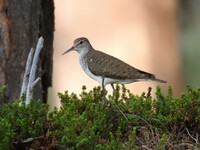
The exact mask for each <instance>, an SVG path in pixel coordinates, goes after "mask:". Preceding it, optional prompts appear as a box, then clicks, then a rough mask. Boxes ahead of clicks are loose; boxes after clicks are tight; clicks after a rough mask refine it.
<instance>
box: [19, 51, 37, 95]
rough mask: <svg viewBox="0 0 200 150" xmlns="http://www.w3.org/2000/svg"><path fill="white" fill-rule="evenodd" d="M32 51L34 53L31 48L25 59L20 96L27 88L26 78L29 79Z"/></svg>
mask: <svg viewBox="0 0 200 150" xmlns="http://www.w3.org/2000/svg"><path fill="white" fill-rule="evenodd" d="M33 53H34V49H33V48H31V50H30V52H29V54H28V59H27V61H26V69H25V73H24V78H23V83H22V88H21V93H20V97H22V95H23V94H24V93H25V92H26V90H27V85H28V79H29V75H30V71H31V64H32V59H33Z"/></svg>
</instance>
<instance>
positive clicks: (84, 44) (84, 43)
mask: <svg viewBox="0 0 200 150" xmlns="http://www.w3.org/2000/svg"><path fill="white" fill-rule="evenodd" d="M91 49H92V46H91V44H90V42H89V40H88V39H87V38H85V37H80V38H77V39H75V40H74V43H73V46H72V47H71V48H70V49H68V50H67V51H65V52H64V53H63V54H62V55H64V54H66V53H68V52H70V51H73V50H74V51H77V52H78V53H87V52H88V51H89V50H91Z"/></svg>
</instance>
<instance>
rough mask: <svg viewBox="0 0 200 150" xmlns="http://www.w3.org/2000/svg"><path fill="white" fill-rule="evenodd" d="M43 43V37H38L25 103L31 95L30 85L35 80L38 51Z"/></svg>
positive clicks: (28, 101)
mask: <svg viewBox="0 0 200 150" xmlns="http://www.w3.org/2000/svg"><path fill="white" fill-rule="evenodd" d="M43 43H44V39H43V37H40V38H39V40H38V43H37V46H36V49H35V54H34V58H33V62H32V66H31V72H30V76H29V81H28V87H27V91H26V105H28V104H29V103H30V99H31V97H32V96H33V90H31V87H32V85H33V83H34V81H35V75H36V70H37V66H38V62H39V56H40V52H41V49H42V47H43Z"/></svg>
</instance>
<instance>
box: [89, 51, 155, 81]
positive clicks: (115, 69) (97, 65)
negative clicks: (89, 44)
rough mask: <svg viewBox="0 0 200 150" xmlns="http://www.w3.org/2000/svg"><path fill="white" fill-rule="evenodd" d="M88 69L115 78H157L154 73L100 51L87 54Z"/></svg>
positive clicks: (96, 73)
mask: <svg viewBox="0 0 200 150" xmlns="http://www.w3.org/2000/svg"><path fill="white" fill-rule="evenodd" d="M87 59H88V60H87V62H88V69H89V70H90V71H91V72H92V73H93V74H94V75H97V76H103V77H107V78H113V79H145V78H155V76H153V75H152V74H149V73H147V72H143V71H141V70H138V69H136V68H134V67H132V66H130V65H128V64H127V63H125V62H123V61H121V60H119V59H117V58H115V57H113V56H110V55H108V54H105V53H103V52H100V51H96V50H94V51H92V52H90V53H88V55H87Z"/></svg>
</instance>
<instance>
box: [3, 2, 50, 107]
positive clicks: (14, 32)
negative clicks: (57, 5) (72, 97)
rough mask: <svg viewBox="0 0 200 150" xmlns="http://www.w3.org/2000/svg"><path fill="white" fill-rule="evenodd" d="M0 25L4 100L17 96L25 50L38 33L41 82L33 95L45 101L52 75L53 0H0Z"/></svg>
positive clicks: (33, 43)
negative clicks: (42, 38)
mask: <svg viewBox="0 0 200 150" xmlns="http://www.w3.org/2000/svg"><path fill="white" fill-rule="evenodd" d="M0 25H1V26H0V27H1V28H0V29H1V38H0V85H2V84H6V85H7V90H6V94H5V98H4V100H6V102H7V101H13V100H15V99H16V98H18V97H19V95H20V89H21V84H22V79H23V74H24V70H25V64H26V60H27V57H28V53H29V51H30V48H31V47H34V48H35V46H36V43H37V41H38V38H39V37H40V36H42V37H44V47H43V50H42V52H41V55H40V62H39V66H38V71H37V76H39V77H41V79H42V80H41V81H42V82H40V83H39V84H38V85H37V87H36V88H35V89H36V90H35V92H34V96H33V97H34V98H36V99H42V100H44V101H45V100H46V98H47V89H48V87H49V86H51V77H52V64H53V62H52V54H53V31H54V3H53V0H20V1H19V0H18V1H13V0H1V2H0ZM3 103H4V102H0V105H1V104H3Z"/></svg>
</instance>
